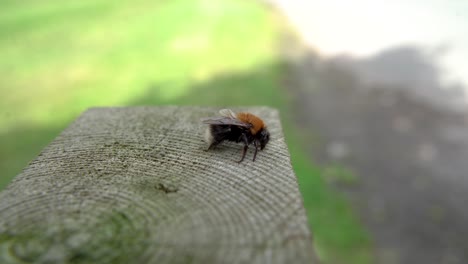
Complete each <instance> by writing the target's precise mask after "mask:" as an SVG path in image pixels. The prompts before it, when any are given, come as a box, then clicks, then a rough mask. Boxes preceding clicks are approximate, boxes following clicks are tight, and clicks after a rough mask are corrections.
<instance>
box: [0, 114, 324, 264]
mask: <svg viewBox="0 0 468 264" xmlns="http://www.w3.org/2000/svg"><path fill="white" fill-rule="evenodd" d="M217 110H218V109H215V108H208V107H178V106H165V107H129V108H93V109H90V110H88V111H86V112H85V113H83V114H82V115H81V116H80V117H79V118H78V119H77V120H76V121H75V122H74V123H72V124H71V125H70V126H69V127H68V128H67V129H65V130H64V131H63V132H62V133H61V134H60V135H59V136H58V137H57V138H56V139H55V140H54V141H53V142H52V143H51V144H50V145H49V146H47V147H46V148H45V149H44V150H43V151H42V152H41V154H40V155H39V156H38V157H37V158H36V159H35V160H33V161H32V162H31V163H30V164H29V165H28V166H27V167H26V168H25V169H24V170H23V171H22V172H21V173H20V174H19V175H18V176H17V177H16V178H15V179H14V180H13V182H12V183H11V184H10V185H9V186H8V187H7V188H6V189H5V190H4V191H3V192H1V193H0V263H17V262H20V261H26V262H27V261H33V262H36V263H68V262H71V263H317V262H316V260H315V256H314V253H313V246H312V240H311V233H310V231H309V229H308V226H307V219H306V216H305V212H304V207H303V204H302V198H301V196H300V193H299V190H298V185H297V181H296V177H295V175H294V173H293V171H292V168H291V164H290V159H289V153H288V150H287V147H286V144H285V141H284V136H283V133H282V131H281V125H280V120H279V115H278V111H276V110H274V109H271V108H267V107H252V108H244V109H242V110H248V111H250V112H252V113H254V114H257V115H259V116H260V117H262V118H263V119H264V121H265V122H266V123H267V125H268V128H269V130H270V133H271V141H270V143H269V144H268V145H267V147H266V148H265V150H264V151H261V152H259V154H258V156H257V160H256V161H255V162H252V155H253V151H252V150H251V151H249V152H248V154H247V156H246V159H245V160H244V161H243V162H242V163H241V164H238V163H236V160H238V159H239V157H240V154H241V148H242V146H241V145H238V144H233V143H228V144H222V145H220V146H219V147H218V148H217V149H215V150H212V151H205V150H206V148H207V145H206V143H205V142H203V133H204V130H205V125H203V124H202V123H201V122H200V118H202V117H209V116H214V115H217ZM234 110H240V109H236V108H234Z"/></svg>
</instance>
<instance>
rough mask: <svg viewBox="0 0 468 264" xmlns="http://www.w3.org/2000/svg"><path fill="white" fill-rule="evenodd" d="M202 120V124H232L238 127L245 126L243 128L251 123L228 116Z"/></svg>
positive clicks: (248, 126)
mask: <svg viewBox="0 0 468 264" xmlns="http://www.w3.org/2000/svg"><path fill="white" fill-rule="evenodd" d="M202 122H203V123H204V124H209V125H234V126H240V127H245V128H251V127H252V125H251V124H249V123H245V122H242V121H240V120H239V119H235V118H228V117H213V118H203V119H202Z"/></svg>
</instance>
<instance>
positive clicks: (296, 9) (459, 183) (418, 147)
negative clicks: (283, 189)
mask: <svg viewBox="0 0 468 264" xmlns="http://www.w3.org/2000/svg"><path fill="white" fill-rule="evenodd" d="M305 2H306V1H292V0H290V1H286V0H269V1H253V0H250V1H247V0H218V1H209V0H173V1H164V0H157V1H145V0H137V1H126V0H119V1H111V0H93V1H91V0H81V1H64V2H60V1H53V0H34V1H33V0H28V1H13V0H3V1H2V7H1V9H0V89H1V90H0V91H1V96H0V171H1V174H0V189H2V188H5V187H6V185H7V184H8V183H9V182H10V181H11V179H12V178H13V177H14V176H15V175H16V174H18V173H19V172H20V171H21V169H22V168H23V167H24V166H26V165H27V163H28V162H29V161H30V160H31V159H33V158H34V157H35V156H36V155H37V154H38V153H39V152H40V150H41V149H42V148H43V147H44V146H46V145H47V144H48V143H49V142H50V141H51V140H52V139H53V138H54V137H56V136H57V135H58V133H60V131H62V130H63V129H64V128H65V127H66V126H67V125H68V124H69V123H70V122H72V121H73V120H74V119H75V118H76V117H77V116H78V115H79V114H80V113H81V112H83V111H84V110H85V109H87V108H89V107H94V106H132V105H168V104H177V105H209V106H219V107H224V106H247V105H268V106H273V107H276V108H278V109H280V111H281V115H282V123H283V126H284V129H285V133H286V138H287V142H288V146H289V149H290V152H291V155H292V163H293V167H294V170H295V172H296V174H297V176H298V180H299V185H300V189H301V192H302V194H303V198H304V204H305V207H306V209H307V214H308V217H309V222H310V225H311V228H312V231H313V233H314V240H315V250H316V251H317V253H318V255H319V256H320V258H321V259H322V261H323V263H351V264H354V263H356V264H358V263H359V264H361V263H362V264H366V263H384V264H386V263H468V212H467V210H466V209H465V208H464V205H465V204H467V203H468V192H467V190H468V163H467V162H466V161H467V160H468V133H467V132H468V126H467V113H468V112H467V108H466V102H467V100H468V99H467V94H468V72H467V69H468V67H466V66H467V65H466V62H465V58H468V48H467V47H468V32H467V28H468V27H467V25H468V2H465V1H442V0H426V1H420V0H413V1H403V0H397V1H391V2H389V1H379V0H375V1H370V0H355V1H351V2H350V1H344V0H342V1H340V0H328V1H307V3H305Z"/></svg>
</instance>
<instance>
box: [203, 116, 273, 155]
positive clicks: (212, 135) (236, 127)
mask: <svg viewBox="0 0 468 264" xmlns="http://www.w3.org/2000/svg"><path fill="white" fill-rule="evenodd" d="M220 113H221V114H222V115H223V116H224V117H222V118H213V119H206V120H205V121H204V123H206V124H209V126H208V128H207V130H206V133H205V140H206V141H207V142H208V144H209V147H208V149H212V148H214V147H216V146H217V145H219V144H221V143H222V142H223V141H232V142H236V143H240V142H242V143H244V152H243V153H242V158H241V160H240V161H239V162H242V161H243V160H244V157H245V153H246V152H247V148H248V146H249V145H250V144H252V143H253V144H254V146H255V153H254V158H253V160H254V161H255V157H256V155H257V150H258V148H260V149H261V150H263V149H264V148H265V146H266V144H267V143H268V141H269V139H270V133H269V132H268V130H267V128H266V126H265V124H264V122H263V120H261V119H260V118H259V117H257V116H255V115H253V114H251V113H238V114H234V113H233V112H232V111H230V110H227V109H223V110H221V111H220Z"/></svg>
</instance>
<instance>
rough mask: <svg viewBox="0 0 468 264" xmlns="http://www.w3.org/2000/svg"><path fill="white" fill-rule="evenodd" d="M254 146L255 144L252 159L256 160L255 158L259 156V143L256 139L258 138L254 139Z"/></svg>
mask: <svg viewBox="0 0 468 264" xmlns="http://www.w3.org/2000/svg"><path fill="white" fill-rule="evenodd" d="M254 146H255V152H254V156H253V160H252V161H255V158H256V157H257V151H258V144H257V141H256V140H255V141H254Z"/></svg>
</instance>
